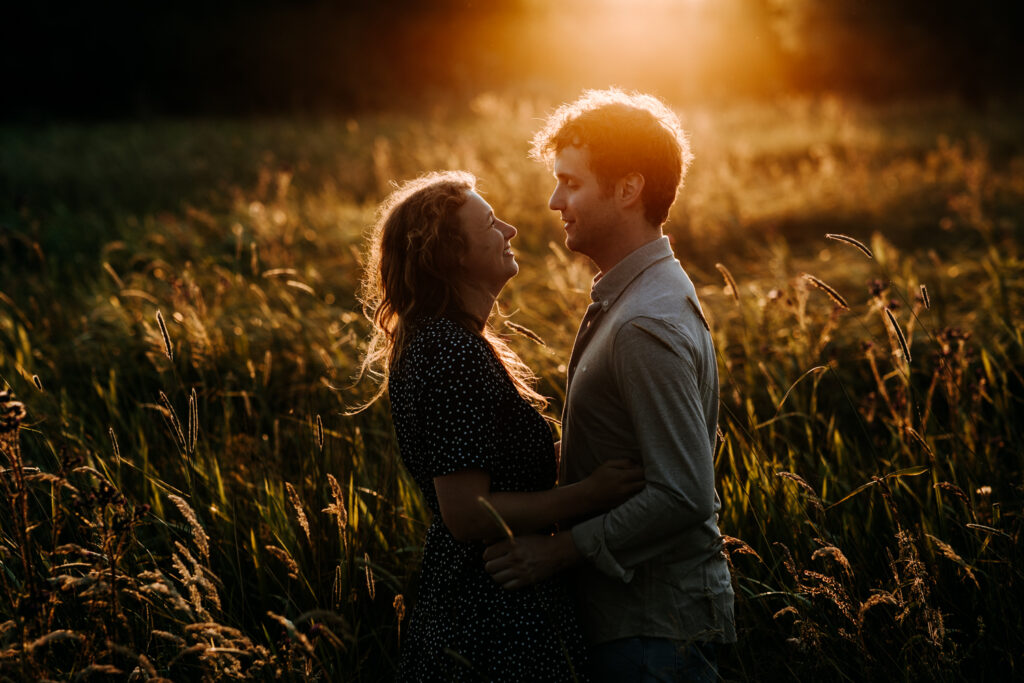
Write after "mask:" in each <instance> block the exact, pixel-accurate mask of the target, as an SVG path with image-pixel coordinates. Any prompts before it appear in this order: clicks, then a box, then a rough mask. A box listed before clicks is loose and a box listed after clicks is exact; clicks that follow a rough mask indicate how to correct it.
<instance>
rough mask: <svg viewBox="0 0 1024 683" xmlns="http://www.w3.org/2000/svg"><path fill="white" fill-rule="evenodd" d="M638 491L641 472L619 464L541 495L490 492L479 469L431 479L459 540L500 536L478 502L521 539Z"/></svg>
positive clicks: (487, 480)
mask: <svg viewBox="0 0 1024 683" xmlns="http://www.w3.org/2000/svg"><path fill="white" fill-rule="evenodd" d="M643 486H644V479H643V470H642V469H641V468H640V467H639V466H637V465H635V464H633V463H632V462H631V461H629V460H625V459H623V460H612V461H609V462H606V463H605V464H604V465H602V466H601V467H599V468H598V469H597V470H595V471H594V473H593V474H592V475H590V476H589V477H587V478H586V479H584V480H583V481H580V482H577V483H575V484H570V485H568V486H559V487H556V488H553V489H547V490H545V491H530V492H498V491H491V477H490V475H489V474H488V473H487V472H485V471H484V470H479V469H467V470H462V471H459V472H455V473H452V474H446V475H444V476H440V477H434V490H435V491H436V492H437V501H438V503H439V505H440V507H441V519H442V520H443V521H444V524H445V526H447V527H448V530H449V531H450V532H451V534H452V536H454V537H455V539H456V540H459V541H475V540H490V539H495V538H500V537H501V536H503V535H504V534H503V531H502V529H501V527H500V526H499V525H498V523H497V521H496V520H495V519H494V517H493V516H492V515H491V514H490V513H489V512H488V511H487V510H486V508H485V507H484V506H483V505H482V504H481V503H480V499H481V498H483V499H484V500H485V501H487V502H488V503H489V504H490V505H491V507H493V508H494V509H495V510H496V511H497V512H498V515H500V516H501V518H502V519H503V520H504V521H505V523H506V524H508V526H509V528H511V529H512V532H513V533H515V534H527V533H530V532H533V531H538V530H540V529H543V528H545V527H548V526H551V525H552V524H555V523H557V522H564V521H566V520H571V519H575V518H577V517H584V516H588V515H592V514H595V513H598V512H603V511H605V510H608V509H610V508H612V507H614V506H615V505H618V504H619V503H621V502H622V501H624V500H626V499H627V498H629V497H630V496H631V495H633V494H634V493H636V492H637V491H639V490H640V489H641V488H643Z"/></svg>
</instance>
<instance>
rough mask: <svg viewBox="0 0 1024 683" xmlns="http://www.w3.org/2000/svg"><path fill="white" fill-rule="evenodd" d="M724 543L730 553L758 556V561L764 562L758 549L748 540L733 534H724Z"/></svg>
mask: <svg viewBox="0 0 1024 683" xmlns="http://www.w3.org/2000/svg"><path fill="white" fill-rule="evenodd" d="M722 545H723V547H724V548H725V549H726V551H728V553H729V555H730V556H732V555H753V556H754V557H756V558H757V560H758V562H763V560H761V556H760V555H758V554H757V551H756V550H754V549H753V548H752V547H750V545H749V544H747V542H746V541H743V540H741V539H739V538H735V537H733V536H726V535H725V534H723V535H722Z"/></svg>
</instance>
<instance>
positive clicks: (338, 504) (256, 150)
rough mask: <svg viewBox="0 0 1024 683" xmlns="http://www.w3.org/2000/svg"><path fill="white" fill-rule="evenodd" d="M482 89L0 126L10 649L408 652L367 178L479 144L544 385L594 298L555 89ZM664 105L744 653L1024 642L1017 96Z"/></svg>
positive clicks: (945, 658)
mask: <svg viewBox="0 0 1024 683" xmlns="http://www.w3.org/2000/svg"><path fill="white" fill-rule="evenodd" d="M471 109H472V112H471V113H467V114H457V115H456V114H449V113H446V112H435V113H434V114H432V115H428V116H425V117H424V118H422V119H416V120H414V119H409V118H401V117H392V116H386V115H380V116H372V117H370V116H368V117H364V118H360V119H358V120H348V121H328V120H320V121H267V122H251V123H233V122H214V121H200V122H192V123H188V124H185V123H155V124H151V125H148V126H145V127H143V126H141V125H121V126H102V127H63V128H48V129H6V130H3V131H0V141H2V143H3V144H0V149H3V150H4V151H3V153H2V154H0V178H2V181H3V182H2V185H0V191H2V194H0V220H2V221H3V222H2V225H3V231H2V233H0V250H2V253H3V254H4V258H3V260H2V261H0V278H2V279H0V379H2V381H3V382H4V383H5V384H6V385H8V386H9V387H10V388H12V389H13V391H14V392H15V394H16V395H17V398H14V397H12V396H5V397H4V398H3V401H4V406H5V407H10V408H11V412H10V413H9V414H10V416H11V419H10V420H7V415H8V413H6V412H5V413H4V414H3V415H4V418H5V422H4V430H3V439H2V450H3V456H2V462H0V467H2V469H3V473H2V474H0V479H2V485H3V487H4V492H5V499H6V502H5V506H4V508H3V514H2V517H0V521H2V539H0V562H2V565H3V566H2V571H0V586H2V591H0V592H2V600H0V648H2V650H0V671H3V673H4V675H5V676H8V677H10V678H14V679H18V678H54V679H56V678H72V677H74V676H78V675H86V674H93V673H108V674H110V673H115V672H122V674H124V675H133V676H135V677H136V678H139V679H147V678H151V679H152V678H161V677H162V678H168V679H172V680H180V679H198V678H206V679H211V680H212V679H216V678H230V677H243V676H247V677H252V678H265V679H296V680H298V679H303V680H304V679H306V678H310V677H313V678H320V679H324V680H338V679H343V680H350V679H351V680H362V681H377V680H389V679H390V677H391V676H392V675H393V670H394V661H395V656H396V653H397V648H398V644H399V639H400V636H401V634H402V632H401V625H402V620H403V619H404V618H406V617H407V606H409V605H411V604H412V603H413V601H414V599H415V586H414V582H413V576H414V569H415V566H416V564H417V563H418V557H419V552H420V544H421V543H422V537H423V532H424V530H425V528H426V524H427V522H428V513H427V511H426V510H425V509H424V507H423V505H422V502H421V500H420V498H419V495H418V492H417V491H416V489H415V485H414V484H413V483H412V482H411V480H410V479H409V478H408V476H407V475H406V473H405V472H404V470H403V469H402V467H401V465H400V461H399V459H398V453H397V449H396V445H395V441H394V437H393V434H392V431H391V427H390V420H389V417H388V411H387V406H386V403H384V402H382V403H379V404H377V405H375V406H374V407H372V408H371V409H370V410H368V411H366V412H364V413H361V414H359V415H357V416H354V417H345V416H344V415H343V413H344V412H345V408H346V406H350V405H353V404H355V403H357V402H358V400H359V399H360V398H362V397H365V396H367V395H369V392H370V391H371V390H372V388H370V387H365V386H356V387H353V386H351V377H352V376H353V374H354V372H355V369H356V367H357V363H358V358H359V353H360V349H361V345H362V343H363V339H364V337H365V334H366V331H367V327H366V323H365V321H363V320H362V318H361V316H360V315H359V313H358V311H357V309H356V305H355V298H354V292H355V288H356V285H357V281H358V278H359V274H360V263H361V248H362V240H363V232H364V230H365V228H366V227H367V226H369V225H370V223H372V220H373V211H374V206H375V204H376V202H377V201H379V199H380V198H382V197H383V195H384V194H385V193H386V192H387V191H388V189H389V182H390V181H391V180H392V179H402V178H407V177H410V176H412V175H415V174H417V173H419V172H421V171H424V170H430V169H436V168H456V167H458V168H466V169H468V170H471V171H473V172H475V173H477V174H478V175H479V176H480V177H481V178H482V181H483V182H482V189H483V192H484V193H485V195H486V196H487V198H488V200H489V201H490V202H491V203H492V204H493V205H494V206H495V207H496V209H497V210H498V212H499V213H500V214H502V216H503V217H504V218H506V219H507V220H509V221H510V222H512V223H513V224H515V225H517V227H519V229H520V233H519V237H518V238H517V240H516V241H517V243H518V248H517V252H518V253H519V254H520V262H521V266H522V269H521V275H520V276H519V277H518V278H517V279H516V280H515V281H514V282H513V283H512V284H511V285H510V286H509V288H508V289H507V291H506V292H505V293H504V294H503V296H502V299H501V302H500V303H501V312H502V315H503V316H507V319H508V320H509V322H510V323H512V324H511V325H507V326H506V325H500V327H499V329H501V330H503V331H506V332H508V333H509V334H510V338H511V342H512V343H513V344H514V345H515V347H516V349H517V350H518V351H519V352H520V353H521V355H522V356H523V358H524V359H525V360H526V361H527V362H528V363H529V364H530V365H531V366H532V367H533V368H534V369H535V370H536V371H537V372H538V374H539V375H540V377H541V388H542V390H543V391H544V393H546V394H547V395H549V396H552V397H553V401H552V407H551V411H552V415H553V416H557V415H558V412H559V410H560V407H561V404H562V399H563V396H562V383H563V379H564V371H565V368H564V363H565V362H566V361H565V359H566V358H567V355H568V350H569V348H570V347H571V344H572V338H573V335H574V332H575V329H574V325H573V321H575V320H576V319H577V318H578V317H579V316H580V315H581V312H582V311H583V310H584V309H585V308H586V304H587V303H588V301H589V295H588V290H589V283H590V278H591V275H592V271H591V269H590V266H589V265H588V264H587V263H586V262H585V261H584V260H582V259H579V258H576V257H574V256H572V255H570V254H568V253H566V252H565V251H564V249H563V248H562V247H561V246H560V244H559V243H560V241H561V235H560V229H559V227H558V225H557V223H556V221H555V217H554V216H553V215H551V214H550V212H549V211H547V209H546V207H545V199H546V197H547V194H548V192H549V191H550V186H551V184H550V181H549V179H548V177H547V174H546V172H545V170H544V169H543V168H540V167H538V166H535V165H533V164H532V163H531V162H529V161H528V160H527V159H526V155H525V151H526V146H527V143H526V141H527V140H528V138H529V135H530V133H531V132H532V130H533V128H534V127H535V125H536V123H535V121H536V117H537V116H539V115H540V114H541V113H542V112H543V111H544V107H543V106H541V105H539V104H536V103H529V102H506V101H502V100H500V99H496V98H492V97H483V98H480V99H479V100H477V101H476V102H474V103H473V105H472V107H471ZM681 114H682V116H683V118H684V125H686V126H687V127H688V128H689V129H691V131H692V134H693V142H694V146H695V151H696V154H697V163H696V165H695V167H694V170H693V172H692V174H691V176H690V177H689V178H688V180H687V187H686V188H685V189H684V190H683V192H682V194H681V196H680V201H679V203H678V204H677V206H676V207H675V209H674V211H673V215H672V217H671V222H670V224H669V233H670V235H671V237H672V239H673V241H674V244H675V248H676V251H677V253H678V254H679V255H680V257H681V259H682V260H683V261H684V264H685V265H686V266H687V268H688V270H689V271H690V274H691V276H692V277H693V279H694V281H695V282H696V284H697V285H698V288H699V291H700V294H701V298H702V304H703V310H704V312H705V314H706V316H707V319H708V323H709V326H710V328H711V330H712V332H713V335H714V337H715V342H716V345H717V349H718V353H719V364H720V370H721V378H722V386H721V389H722V421H721V425H720V426H721V435H720V436H721V438H720V442H719V446H718V450H717V454H716V470H717V473H718V486H719V491H720V492H721V494H722V500H723V510H722V517H721V528H722V530H723V533H725V534H726V535H727V544H726V550H727V555H728V557H729V560H730V563H731V565H732V568H733V576H734V580H735V584H736V589H737V596H738V605H737V607H738V626H739V630H740V633H741V641H740V643H739V644H738V645H736V646H735V647H733V648H730V649H729V650H728V651H727V652H726V654H725V657H724V661H723V674H724V676H725V677H726V678H727V679H730V680H744V681H745V680H776V679H783V678H785V679H791V678H796V679H800V680H817V679H819V678H821V677H823V676H833V677H839V678H843V679H849V680H871V679H878V680H892V679H896V680H918V679H938V680H963V679H976V678H986V679H1002V678H1008V677H1012V676H1014V675H1019V671H1020V667H1021V665H1022V661H1021V656H1020V653H1021V652H1024V642H1022V641H1024V636H1021V635H1020V634H1021V633H1022V632H1024V630H1022V628H1021V627H1022V626H1024V624H1022V623H1021V622H1022V619H1021V615H1022V610H1021V609H1020V607H1019V605H1020V604H1021V602H1022V599H1024V590H1022V586H1021V581H1022V578H1024V577H1022V575H1021V571H1022V567H1024V564H1022V562H1021V560H1022V558H1021V551H1020V541H1021V534H1022V524H1021V501H1022V489H1021V474H1020V473H1021V470H1022V464H1024V459H1022V453H1024V448H1022V443H1024V440H1022V438H1021V431H1020V430H1021V427H1020V426H1019V425H1020V419H1019V416H1020V412H1021V411H1020V400H1021V399H1020V397H1021V396H1022V395H1024V381H1022V376H1021V368H1022V359H1024V354H1022V345H1024V339H1022V328H1021V325H1020V323H1019V321H1018V320H1017V317H1018V315H1019V311H1020V310H1021V294H1022V288H1024V272H1022V271H1024V269H1022V266H1021V257H1020V249H1019V247H1018V244H1019V235H1020V224H1019V221H1020V215H1021V209H1022V207H1024V186H1022V185H1021V183H1020V180H1019V179H1020V177H1022V175H1021V173H1020V170H1021V168H1022V164H1024V152H1022V150H1021V148H1020V140H1021V130H1020V125H1019V123H1018V122H1019V120H1020V118H1019V117H1018V116H1016V115H1015V112H1013V111H1000V110H998V109H992V110H990V111H989V112H987V113H980V114H979V113H975V112H969V111H964V110H960V109H958V108H956V107H955V106H953V105H948V104H941V103H940V104H932V105H916V106H911V105H903V106H899V107H885V108H882V107H879V108H867V107H860V106H855V105H851V104H848V103H841V102H837V101H831V100H826V101H821V102H787V103H781V104H778V105H772V106H768V105H760V106H754V105H747V106H735V107H730V108H721V109H706V110H700V109H695V110H692V111H687V112H681ZM837 236H838V237H840V238H842V237H845V238H846V239H837ZM851 240H852V241H851ZM858 244H859V245H860V246H859V247H858V246H857V245H858ZM715 264H718V265H719V266H721V267H720V268H718V269H716V268H715ZM804 274H810V275H811V277H809V278H808V277H804ZM922 285H923V286H925V289H922ZM924 292H927V294H926V295H925V293H924ZM837 297H838V298H837ZM838 302H843V303H844V304H845V305H846V308H844V307H843V306H840V305H838ZM926 304H927V305H926ZM522 328H525V329H526V330H528V331H532V333H533V334H535V335H536V336H537V337H539V338H540V339H541V340H543V342H544V343H543V344H538V343H536V340H535V339H532V338H531V337H530V335H529V334H527V333H526V332H520V331H518V330H521V329H522ZM901 340H902V341H901ZM16 403H21V404H24V406H25V411H26V414H25V416H24V417H22V416H21V413H20V410H19V409H17V406H16V405H15V404H16ZM12 406H13V407H12ZM14 417H18V419H17V420H14V419H13V418H14Z"/></svg>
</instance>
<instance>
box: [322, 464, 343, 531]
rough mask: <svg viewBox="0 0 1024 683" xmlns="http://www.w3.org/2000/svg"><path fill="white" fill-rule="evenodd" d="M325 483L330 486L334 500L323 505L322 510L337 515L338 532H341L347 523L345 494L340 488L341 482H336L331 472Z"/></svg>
mask: <svg viewBox="0 0 1024 683" xmlns="http://www.w3.org/2000/svg"><path fill="white" fill-rule="evenodd" d="M327 483H328V484H330V486H331V495H332V496H333V497H334V502H333V503H331V504H330V505H328V506H327V507H325V508H324V509H323V512H326V513H327V514H329V515H334V516H335V517H337V520H338V532H339V533H341V532H343V531H344V530H345V526H346V525H347V524H348V508H346V507H345V494H344V492H343V491H342V490H341V484H339V483H338V480H337V479H335V478H334V475H333V474H328V475H327Z"/></svg>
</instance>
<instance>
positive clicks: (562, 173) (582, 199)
mask: <svg viewBox="0 0 1024 683" xmlns="http://www.w3.org/2000/svg"><path fill="white" fill-rule="evenodd" d="M554 173H555V180H556V181H557V184H556V185H555V191H554V192H552V193H551V198H550V199H549V200H548V208H550V209H551V210H552V211H558V212H559V213H560V214H561V216H562V223H563V227H564V228H565V246H566V247H568V248H569V249H570V250H571V251H575V252H579V253H581V254H583V255H585V256H589V257H590V258H591V259H593V260H595V261H599V260H600V258H599V257H600V255H602V254H604V253H605V252H607V251H608V250H609V245H610V244H612V241H613V240H614V239H615V238H616V233H617V227H618V209H617V207H616V205H615V201H614V198H613V197H612V194H611V193H610V192H608V193H606V192H605V191H604V189H603V188H602V187H601V183H600V182H599V181H598V179H597V176H596V175H594V172H593V171H591V170H590V152H589V151H588V150H587V149H586V148H583V147H566V148H564V149H562V150H561V151H560V152H558V154H557V155H556V156H555V165H554Z"/></svg>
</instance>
